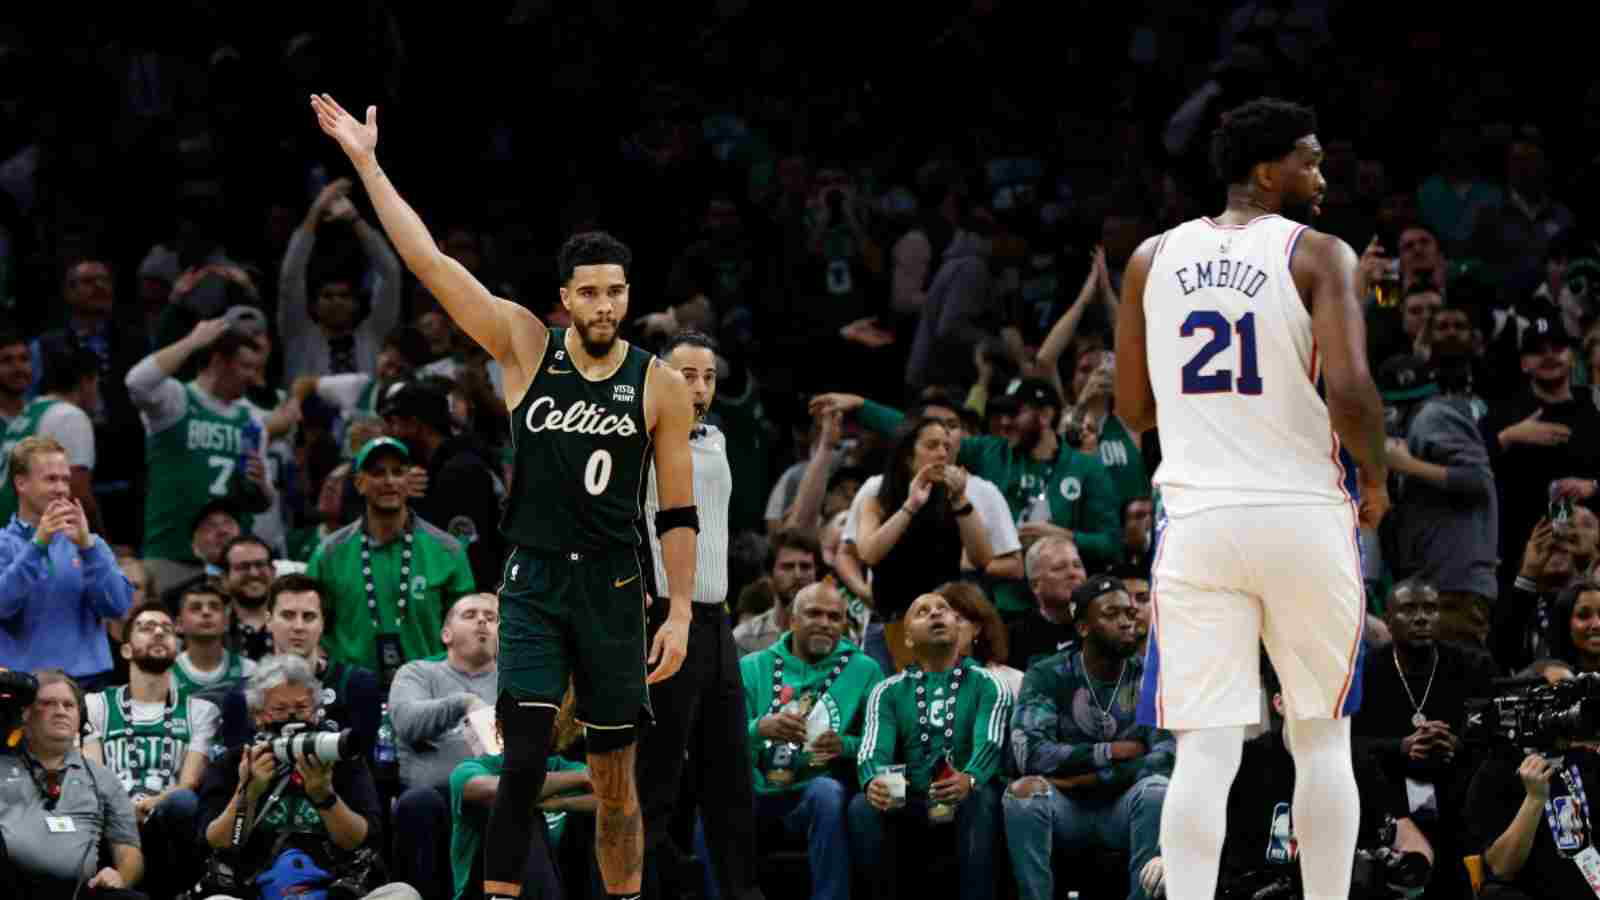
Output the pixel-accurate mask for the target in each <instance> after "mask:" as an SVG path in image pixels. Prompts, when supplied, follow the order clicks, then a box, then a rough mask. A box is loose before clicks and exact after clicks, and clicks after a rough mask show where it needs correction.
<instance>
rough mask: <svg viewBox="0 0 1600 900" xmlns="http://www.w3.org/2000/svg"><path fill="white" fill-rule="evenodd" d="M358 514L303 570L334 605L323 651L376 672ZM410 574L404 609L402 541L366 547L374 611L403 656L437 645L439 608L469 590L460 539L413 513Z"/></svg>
mask: <svg viewBox="0 0 1600 900" xmlns="http://www.w3.org/2000/svg"><path fill="white" fill-rule="evenodd" d="M365 526H366V519H365V518H364V517H363V518H361V519H357V520H356V521H354V522H351V523H350V524H349V525H346V526H345V527H343V528H341V529H339V530H338V531H335V532H334V533H333V534H331V535H329V536H328V539H327V540H326V541H323V543H322V546H320V547H318V548H317V551H316V552H315V553H313V554H311V561H310V562H308V563H307V564H306V574H307V575H309V576H311V577H312V578H315V579H317V580H318V581H320V582H322V584H323V586H324V587H326V588H327V590H328V593H329V595H330V599H331V601H332V602H331V604H330V605H331V606H332V607H333V608H334V609H336V610H338V615H337V616H336V617H334V620H333V621H331V622H329V623H327V626H326V630H325V632H324V633H323V637H322V646H323V648H324V649H326V650H327V651H328V658H329V659H332V660H335V661H338V662H345V663H351V664H353V665H357V666H361V667H363V668H367V669H371V670H373V671H374V672H376V671H379V665H378V651H377V635H378V633H379V627H380V626H375V625H374V624H373V612H372V610H371V609H369V608H368V606H367V584H368V581H367V576H366V575H365V574H364V572H363V568H364V567H363V565H362V558H361V557H362V552H361V551H362V546H363V545H364V544H365V540H364V538H365V537H366V529H365ZM408 529H409V534H410V535H411V538H412V541H411V575H410V577H409V579H408V583H407V584H406V586H405V588H404V590H405V601H406V603H405V609H404V611H403V612H402V611H401V609H400V605H399V603H398V602H397V601H398V600H399V598H400V596H401V586H400V566H401V561H402V558H403V556H404V550H405V546H406V542H405V540H404V538H403V537H397V538H395V539H393V540H391V541H389V542H388V543H386V544H382V545H379V546H375V547H373V548H372V550H371V556H372V566H371V568H372V573H371V579H372V580H371V584H372V587H373V592H374V594H376V600H377V606H378V608H377V618H378V621H379V623H380V625H381V629H382V632H383V633H384V634H398V635H399V638H400V651H401V655H402V656H403V657H404V659H403V660H402V661H403V662H410V661H411V660H414V659H423V658H425V657H428V656H432V655H433V654H435V653H438V652H440V651H441V650H442V649H443V646H444V645H443V644H442V643H441V641H440V638H439V630H440V628H442V627H443V625H444V611H445V610H446V609H447V608H449V606H450V604H451V603H454V602H455V600H456V598H457V597H460V596H462V595H463V594H470V593H472V592H473V590H474V587H473V581H472V567H471V566H470V565H469V564H468V563H467V551H466V549H465V548H464V547H462V546H461V542H460V541H458V540H456V539H455V538H453V537H451V536H450V535H448V534H446V533H444V532H443V531H440V530H439V529H438V528H435V527H434V526H432V525H431V524H429V523H428V522H426V521H424V520H422V519H420V518H418V517H417V516H416V515H415V514H412V516H411V524H410V525H409V526H408Z"/></svg>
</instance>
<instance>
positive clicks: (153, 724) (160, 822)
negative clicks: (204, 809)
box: [83, 600, 221, 900]
mask: <svg viewBox="0 0 1600 900" xmlns="http://www.w3.org/2000/svg"><path fill="white" fill-rule="evenodd" d="M175 630H176V629H175V627H174V625H173V622H172V614H171V613H169V612H167V608H166V607H165V606H164V605H162V603H161V601H159V600H147V601H145V603H144V605H143V606H140V607H139V608H137V609H135V610H134V611H133V615H132V616H130V617H129V618H128V642H127V643H126V644H123V645H122V653H123V655H124V656H126V657H127V658H128V661H129V662H130V663H132V667H131V668H130V670H129V681H128V684H127V685H126V686H124V687H114V688H107V689H106V690H104V691H102V692H100V693H98V694H90V695H89V696H88V697H86V698H85V700H84V708H85V710H86V715H85V717H84V718H85V720H86V726H85V737H84V739H83V755H84V757H85V758H86V759H90V760H93V761H95V762H97V763H100V764H102V765H104V766H106V768H108V769H110V770H111V774H112V775H113V776H114V777H115V778H116V779H117V780H118V781H119V782H120V783H121V785H122V789H123V791H125V792H126V793H127V795H128V799H129V800H130V801H132V803H133V815H134V818H135V819H137V820H138V823H139V845H140V850H141V851H142V852H143V854H144V858H145V860H146V861H147V863H148V867H147V871H146V874H145V880H144V890H145V892H146V893H148V894H150V895H151V896H152V897H157V898H162V900H165V898H167V897H172V896H175V895H177V894H181V893H183V892H184V891H186V890H188V889H189V888H191V887H193V886H194V882H195V878H196V877H198V876H199V874H200V871H199V868H198V867H197V866H196V865H194V862H195V856H194V851H193V839H194V834H195V831H196V829H197V828H198V824H199V823H198V821H197V817H198V816H199V814H200V801H199V798H198V797H197V796H196V795H195V791H196V790H197V789H198V788H199V787H200V777H201V776H202V775H203V774H205V769H206V763H207V760H208V758H209V755H210V752H211V746H212V742H213V740H214V739H215V737H216V733H217V726H218V725H219V724H220V719H221V713H220V712H218V710H217V707H216V705H215V704H213V703H212V702H211V701H209V700H204V699H202V698H200V697H196V696H194V695H193V694H192V693H191V692H190V691H189V689H187V688H185V687H184V686H183V685H182V684H181V683H180V682H179V681H178V680H177V679H176V678H175V677H173V671H172V667H173V663H174V662H175V661H176V660H177V658H178V638H177V635H176V633H175Z"/></svg>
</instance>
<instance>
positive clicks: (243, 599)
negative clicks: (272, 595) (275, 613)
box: [233, 594, 267, 609]
mask: <svg viewBox="0 0 1600 900" xmlns="http://www.w3.org/2000/svg"><path fill="white" fill-rule="evenodd" d="M233 602H235V603H237V604H239V605H240V606H242V607H244V608H245V609H260V608H261V607H263V606H266V605H267V595H266V594H262V595H261V596H259V597H247V596H245V595H244V594H238V595H236V596H234V597H233Z"/></svg>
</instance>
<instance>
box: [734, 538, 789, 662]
mask: <svg viewBox="0 0 1600 900" xmlns="http://www.w3.org/2000/svg"><path fill="white" fill-rule="evenodd" d="M765 542H766V541H765V539H763V541H762V543H765ZM777 602H778V601H777V595H775V594H774V593H773V591H772V579H771V578H768V577H766V576H762V577H760V578H757V579H756V580H755V581H752V582H750V583H749V584H747V585H745V586H744V588H742V589H741V590H740V591H739V602H738V603H737V604H735V605H734V613H735V615H737V616H738V619H737V620H736V621H735V622H734V629H735V630H737V629H738V627H739V626H740V625H743V624H744V623H746V622H749V621H751V620H752V619H755V618H756V617H757V616H761V615H764V614H766V613H767V612H769V611H770V610H771V609H772V608H773V607H774V606H776V605H777ZM735 646H737V645H735Z"/></svg>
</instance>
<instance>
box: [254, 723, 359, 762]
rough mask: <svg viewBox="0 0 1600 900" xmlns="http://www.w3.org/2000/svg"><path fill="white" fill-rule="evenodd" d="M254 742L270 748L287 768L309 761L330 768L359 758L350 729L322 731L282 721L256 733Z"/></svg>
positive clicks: (309, 726)
mask: <svg viewBox="0 0 1600 900" xmlns="http://www.w3.org/2000/svg"><path fill="white" fill-rule="evenodd" d="M256 743H257V744H269V745H271V747H272V755H273V757H274V758H276V759H277V760H278V762H280V763H282V764H283V765H286V766H293V765H297V764H299V763H300V762H302V761H308V760H314V761H316V762H319V763H321V764H323V765H332V764H333V763H336V762H339V761H340V760H349V759H355V758H356V757H358V756H360V755H361V751H360V747H359V746H358V745H357V743H356V738H355V732H354V731H352V730H351V729H349V728H346V729H344V730H343V731H332V730H323V729H318V728H316V727H315V726H311V725H307V724H306V723H304V722H285V723H284V724H282V725H280V726H278V727H277V728H276V729H274V730H273V731H268V732H262V733H260V734H257V735H256Z"/></svg>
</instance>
